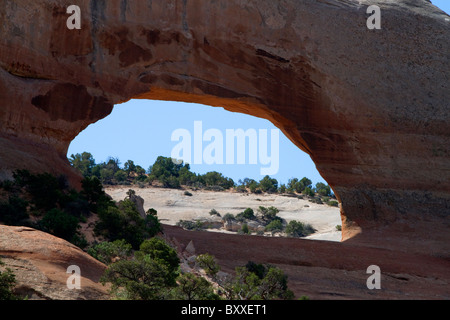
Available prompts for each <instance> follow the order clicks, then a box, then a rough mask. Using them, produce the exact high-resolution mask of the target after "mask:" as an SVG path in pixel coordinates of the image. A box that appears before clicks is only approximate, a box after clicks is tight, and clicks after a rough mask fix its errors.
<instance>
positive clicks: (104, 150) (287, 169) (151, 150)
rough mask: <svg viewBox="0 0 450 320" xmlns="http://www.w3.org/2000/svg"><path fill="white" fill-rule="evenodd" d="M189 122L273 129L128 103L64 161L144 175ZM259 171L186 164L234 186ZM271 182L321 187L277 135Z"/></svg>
mask: <svg viewBox="0 0 450 320" xmlns="http://www.w3.org/2000/svg"><path fill="white" fill-rule="evenodd" d="M432 3H433V4H434V5H436V6H437V7H439V8H441V9H442V10H443V11H445V12H447V13H450V0H432ZM194 121H202V123H203V132H204V131H206V130H208V129H219V130H220V131H221V132H222V133H223V135H224V136H225V131H226V129H244V130H247V129H256V130H259V129H268V132H269V133H270V130H274V129H277V128H276V127H275V126H273V124H272V123H270V122H269V121H267V120H264V119H259V118H256V117H251V116H247V115H244V114H238V113H232V112H228V111H225V110H224V109H223V108H213V107H209V106H205V105H198V104H186V103H177V102H163V101H148V100H131V101H129V102H127V103H124V104H121V105H117V106H115V107H114V110H113V112H112V114H111V115H110V116H108V117H106V118H105V119H103V120H100V121H98V122H97V123H95V124H92V125H90V126H89V127H88V128H87V129H86V130H84V131H83V132H82V133H80V134H79V135H78V137H77V138H76V139H75V140H74V141H73V142H72V143H71V145H70V148H69V151H68V156H70V155H71V154H73V153H82V152H84V151H88V152H90V153H92V154H93V156H94V158H95V159H96V161H97V163H98V162H102V161H106V160H107V158H108V157H110V156H112V157H116V158H119V159H120V160H121V162H122V164H123V163H125V162H126V161H127V160H128V159H131V160H134V162H135V163H136V164H139V165H141V166H142V167H144V168H145V169H147V168H148V167H149V166H150V165H151V164H153V162H154V161H155V160H156V158H157V157H158V156H160V155H163V156H167V157H169V156H171V152H172V149H173V148H174V147H175V146H176V145H177V142H174V141H172V140H171V136H172V133H173V132H174V131H175V130H177V129H186V130H188V131H190V132H191V133H192V134H193V132H194ZM224 142H225V141H224ZM269 142H270V135H269ZM208 144H209V142H205V143H204V146H207V145H208ZM269 146H270V143H269ZM269 155H270V147H269ZM247 159H248V158H247ZM247 163H248V161H247ZM261 167H266V166H263V165H262V164H261V163H260V161H259V159H258V164H256V165H250V164H246V165H238V164H233V165H231V164H223V165H206V164H203V165H195V164H191V169H192V171H194V172H197V173H205V172H208V171H219V172H221V173H223V174H224V175H225V176H227V177H231V178H232V179H233V180H235V181H236V182H237V181H238V180H239V179H244V178H246V177H248V178H252V179H255V180H260V179H262V178H263V175H261V171H260V169H261ZM272 177H274V178H276V179H277V180H278V181H279V182H280V183H286V182H287V181H288V179H290V178H292V177H297V178H302V177H308V178H310V179H311V180H312V181H313V183H317V182H325V180H324V179H323V178H322V177H321V175H320V174H319V172H318V171H317V170H316V166H315V164H314V163H313V162H312V160H311V159H310V157H309V156H308V155H307V154H306V153H304V152H303V151H301V150H299V149H298V148H297V147H296V146H295V145H294V144H293V143H292V142H291V141H290V140H289V139H287V138H286V137H285V136H284V135H283V134H282V133H281V132H280V139H279V170H278V173H277V174H275V175H272Z"/></svg>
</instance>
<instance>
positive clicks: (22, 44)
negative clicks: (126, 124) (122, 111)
mask: <svg viewBox="0 0 450 320" xmlns="http://www.w3.org/2000/svg"><path fill="white" fill-rule="evenodd" d="M77 3H78V5H79V6H80V8H81V14H82V28H81V30H69V29H68V28H67V27H66V21H67V19H68V17H69V15H68V14H67V13H66V9H67V8H66V4H65V3H64V2H61V1H57V0H36V1H31V2H30V1H25V0H14V1H12V0H10V1H3V5H2V6H1V8H0V20H1V21H2V26H1V27H0V48H1V50H0V123H1V126H0V176H1V177H2V178H8V177H10V176H11V172H12V170H14V169H17V168H28V169H31V170H32V171H50V172H54V173H64V174H66V175H68V176H69V177H70V178H71V179H72V181H73V183H75V184H76V183H77V181H78V182H79V180H77V179H78V178H79V177H78V175H77V173H75V172H73V171H72V169H71V168H70V167H69V165H68V162H67V159H66V152H67V149H68V146H69V144H70V142H71V141H72V140H73V139H74V138H75V137H76V136H77V135H78V133H79V132H81V131H82V130H83V129H84V128H86V127H87V126H88V125H89V124H91V123H93V122H95V121H97V120H99V119H101V118H103V117H105V116H107V115H108V114H109V113H110V112H111V110H112V108H113V105H115V104H118V103H121V102H124V101H127V100H129V99H132V98H142V99H159V100H175V101H186V102H197V103H203V104H207V105H211V106H221V107H225V108H226V109H228V110H230V111H235V112H243V113H247V114H251V115H254V116H258V117H263V118H266V119H268V120H270V121H272V122H273V123H274V124H275V125H276V126H278V127H279V128H280V129H281V130H282V131H283V132H284V133H285V134H286V135H287V136H288V137H289V138H290V139H291V140H292V141H293V142H294V143H295V144H296V145H297V146H298V147H299V148H301V149H302V150H304V151H305V152H307V153H308V154H310V155H311V158H312V159H313V161H314V162H315V163H316V164H317V168H318V170H319V171H320V173H321V174H322V176H323V177H324V178H325V179H326V180H327V181H328V183H329V184H330V185H331V186H332V187H333V190H334V191H335V193H336V194H337V195H338V197H339V199H340V201H341V203H342V215H343V220H344V225H343V234H344V238H345V239H346V238H349V237H350V236H352V235H355V234H358V233H361V231H362V234H360V235H359V237H360V239H361V241H366V240H367V241H368V242H370V243H373V242H375V243H381V242H382V241H383V239H386V237H384V236H383V234H393V233H394V232H395V234H396V235H399V236H400V239H402V241H403V240H404V239H407V240H409V238H413V236H416V235H417V233H416V231H417V230H420V231H421V232H422V233H423V234H421V236H422V235H424V236H425V237H426V240H427V241H428V240H429V241H430V242H429V243H430V244H431V245H434V246H439V245H442V243H443V242H442V240H445V241H446V242H444V243H449V241H448V232H445V230H447V231H448V228H449V224H448V219H449V212H450V183H449V181H450V167H449V163H450V151H449V146H450V126H449V125H448V123H449V117H450V112H449V104H448V101H450V88H449V87H448V84H449V75H450V71H449V65H450V63H449V55H448V52H450V44H449V32H450V24H449V21H448V16H447V15H446V14H445V13H443V12H442V11H440V10H439V9H437V8H436V7H434V6H433V5H432V4H431V3H430V2H429V1H425V0H399V1H385V0H378V1H356V0H322V1H317V0H302V1H297V0H285V1H281V2H279V1H270V0H253V1H245V2H242V1H236V0H226V1H207V0H190V1H186V0H171V1H119V0H111V1H105V0H101V1H88V0H83V1H78V2H77ZM373 4H376V5H379V6H380V8H381V13H382V29H381V30H368V28H367V27H366V20H367V18H368V16H369V15H368V14H367V13H366V10H367V7H368V5H373ZM446 19H447V20H446ZM436 226H438V228H437V229H436V228H435V227H436ZM374 228H375V229H376V231H374V233H371V232H372V231H371V230H375V229H374ZM424 228H425V229H424ZM380 230H381V231H380ZM389 230H390V231H389ZM442 230H444V232H443V231H442ZM377 232H381V236H379V234H378V233H377ZM389 232H390V233H389ZM407 234H408V235H407ZM445 234H447V235H445ZM396 242H397V240H392V241H391V242H387V243H386V245H387V246H389V245H391V244H392V243H396ZM406 247H408V245H406ZM447 249H448V247H443V248H442V251H443V252H448V251H449V250H447Z"/></svg>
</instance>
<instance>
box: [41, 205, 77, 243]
mask: <svg viewBox="0 0 450 320" xmlns="http://www.w3.org/2000/svg"><path fill="white" fill-rule="evenodd" d="M39 225H40V227H41V229H42V230H43V231H45V232H48V233H50V234H52V235H54V236H56V237H59V238H62V239H65V240H67V241H71V240H72V238H73V237H74V236H75V235H76V233H77V230H78V228H79V225H78V219H77V218H75V217H74V216H72V215H70V214H68V213H66V212H64V211H61V210H59V209H52V210H50V211H48V212H47V213H46V214H45V216H44V217H43V218H42V220H41V221H40V222H39Z"/></svg>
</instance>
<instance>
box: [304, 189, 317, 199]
mask: <svg viewBox="0 0 450 320" xmlns="http://www.w3.org/2000/svg"><path fill="white" fill-rule="evenodd" d="M302 193H303V194H304V195H306V196H309V197H314V195H315V194H314V191H313V190H312V189H311V188H310V187H306V188H305V189H304V190H303V191H302Z"/></svg>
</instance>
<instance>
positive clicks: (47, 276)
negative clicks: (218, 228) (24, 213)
mask: <svg viewBox="0 0 450 320" xmlns="http://www.w3.org/2000/svg"><path fill="white" fill-rule="evenodd" d="M0 256H1V260H2V262H3V263H5V265H6V267H7V268H10V269H11V270H12V271H13V273H14V274H15V276H16V281H17V287H16V290H17V292H18V293H20V294H21V295H23V296H28V298H29V299H32V300H34V299H46V300H47V299H48V300H103V299H109V294H108V292H107V287H105V286H103V285H101V284H100V283H99V279H100V277H101V276H102V275H103V272H104V271H105V269H106V266H105V265H104V264H103V263H100V262H98V261H97V260H95V259H94V258H92V257H91V256H89V255H88V254H86V253H85V252H83V251H82V250H81V249H79V248H77V247H75V246H74V245H72V244H71V243H69V242H67V241H65V240H62V239H59V238H56V237H54V236H51V235H49V234H47V233H44V232H41V231H38V230H34V229H31V228H26V227H8V226H1V225H0ZM73 265H76V266H78V267H79V268H80V271H81V273H80V276H81V278H80V289H73V290H72V289H70V288H68V286H67V280H68V279H69V277H70V276H71V274H69V273H67V270H68V268H69V267H70V266H73ZM70 283H74V282H70Z"/></svg>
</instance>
